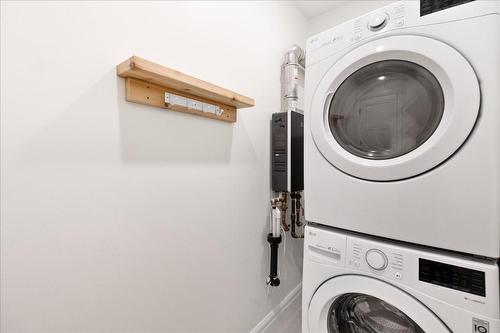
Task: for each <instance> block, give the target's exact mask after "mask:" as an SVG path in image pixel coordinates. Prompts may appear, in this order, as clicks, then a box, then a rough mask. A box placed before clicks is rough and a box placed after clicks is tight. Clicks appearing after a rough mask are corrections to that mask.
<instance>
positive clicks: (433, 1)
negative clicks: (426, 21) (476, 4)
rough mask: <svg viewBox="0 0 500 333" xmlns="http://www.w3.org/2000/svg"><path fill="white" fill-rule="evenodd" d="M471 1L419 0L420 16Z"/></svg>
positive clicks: (470, 0)
mask: <svg viewBox="0 0 500 333" xmlns="http://www.w3.org/2000/svg"><path fill="white" fill-rule="evenodd" d="M472 1H474V0H420V16H424V15H427V14H431V13H435V12H439V11H440V10H443V9H446V8H450V7H455V6H458V5H461V4H464V3H467V2H472Z"/></svg>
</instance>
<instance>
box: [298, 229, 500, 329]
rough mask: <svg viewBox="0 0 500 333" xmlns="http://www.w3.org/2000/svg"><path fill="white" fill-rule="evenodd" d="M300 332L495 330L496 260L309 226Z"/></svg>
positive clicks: (498, 302)
mask: <svg viewBox="0 0 500 333" xmlns="http://www.w3.org/2000/svg"><path fill="white" fill-rule="evenodd" d="M305 233H306V237H305V243H304V245H305V246H304V280H303V291H302V293H303V294H302V332H303V333H327V332H328V333H365V332H366V333H371V332H383V333H396V332H397V333H497V332H500V291H499V283H498V281H499V268H498V265H497V263H496V262H495V261H493V260H489V261H488V260H473V259H472V257H471V256H469V257H466V256H457V255H455V254H448V253H445V252H444V251H431V250H422V248H423V247H422V248H421V247H418V246H415V247H408V246H403V245H400V243H396V242H392V243H391V242H388V241H379V240H377V239H375V238H367V237H360V236H356V235H354V234H349V233H348V232H345V231H344V232H340V231H336V230H333V229H332V228H328V229H327V227H311V226H307V227H306V230H305Z"/></svg>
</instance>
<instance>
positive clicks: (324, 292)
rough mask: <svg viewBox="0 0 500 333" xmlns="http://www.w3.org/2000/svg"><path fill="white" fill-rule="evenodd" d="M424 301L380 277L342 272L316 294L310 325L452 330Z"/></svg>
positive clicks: (389, 332)
mask: <svg viewBox="0 0 500 333" xmlns="http://www.w3.org/2000/svg"><path fill="white" fill-rule="evenodd" d="M424 301H425V300H420V301H419V300H417V299H416V298H414V297H413V296H412V295H410V294H408V293H407V292H406V291H404V290H403V289H400V288H397V287H395V286H393V285H391V284H389V283H386V282H384V281H381V280H378V279H376V278H372V277H369V276H361V275H340V276H337V277H333V278H331V279H330V280H327V281H325V282H324V283H322V284H321V286H320V287H319V288H318V289H317V290H316V291H315V293H314V295H312V297H311V300H310V301H309V307H308V308H307V309H306V310H307V328H308V332H314V333H450V330H449V329H448V328H447V327H446V325H445V324H444V323H443V322H442V321H441V320H440V319H439V318H438V317H437V316H436V315H435V314H434V313H433V312H432V311H431V310H430V309H429V308H428V307H426V306H425V304H424V303H423V302H424Z"/></svg>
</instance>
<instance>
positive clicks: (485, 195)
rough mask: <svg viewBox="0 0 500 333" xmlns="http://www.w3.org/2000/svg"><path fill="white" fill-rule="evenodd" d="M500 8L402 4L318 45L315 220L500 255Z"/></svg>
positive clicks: (310, 121)
mask: <svg viewBox="0 0 500 333" xmlns="http://www.w3.org/2000/svg"><path fill="white" fill-rule="evenodd" d="M499 7H500V6H499V1H496V0H493V1H489V0H487V1H469V0H454V1H431V0H422V1H402V2H397V3H394V4H391V5H389V6H387V7H384V8H381V9H380V10H378V11H375V12H372V13H370V14H367V15H365V16H362V17H359V18H357V19H355V20H352V21H349V22H347V23H345V24H342V25H340V26H337V27H335V28H333V29H330V30H328V31H325V32H323V33H320V34H319V35H316V36H313V37H311V38H309V39H308V41H307V63H306V87H305V91H306V105H305V109H306V112H305V128H306V130H305V196H306V197H307V210H306V219H307V220H308V221H312V222H315V223H319V224H324V225H330V226H334V227H338V228H342V229H348V230H354V231H357V232H361V233H366V234H370V235H377V236H382V237H386V238H391V239H396V240H403V241H407V242H411V243H417V244H425V245H428V246H433V247H438V248H445V249H450V250H454V251H460V252H465V253H473V254H477V255H482V256H486V257H493V258H498V257H500V103H499V94H500V15H499Z"/></svg>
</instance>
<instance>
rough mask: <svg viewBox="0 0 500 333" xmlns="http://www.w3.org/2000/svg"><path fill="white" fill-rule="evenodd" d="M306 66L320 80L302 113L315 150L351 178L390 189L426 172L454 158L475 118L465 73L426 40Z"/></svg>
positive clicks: (370, 47) (455, 58) (378, 43)
mask: <svg viewBox="0 0 500 333" xmlns="http://www.w3.org/2000/svg"><path fill="white" fill-rule="evenodd" d="M313 66H323V67H321V68H322V70H319V69H318V68H315V69H316V72H317V73H318V74H323V73H324V74H323V75H322V76H321V79H320V80H318V84H317V86H316V87H315V90H314V93H313V94H312V96H311V97H310V98H309V99H310V101H311V102H310V105H307V106H306V118H307V119H306V123H308V124H309V126H310V131H311V134H312V138H313V140H314V145H315V147H316V148H317V149H318V151H319V152H320V153H321V155H322V156H323V157H324V158H325V159H326V160H327V161H328V162H329V163H330V164H331V165H332V166H333V167H335V168H336V169H338V170H340V171H342V172H343V173H345V174H347V175H350V176H353V177H356V178H360V179H364V180H371V181H395V180H403V179H407V178H410V177H414V176H418V175H420V174H422V173H425V172H427V171H429V170H432V169H433V168H435V167H437V166H439V165H440V164H441V163H443V162H445V161H446V160H447V159H448V158H449V157H450V156H451V155H453V154H454V153H455V152H457V151H458V149H459V148H460V147H461V146H462V145H463V143H464V142H465V140H467V138H468V136H469V134H470V133H471V131H472V129H473V128H474V125H475V123H476V120H477V117H478V115H479V106H480V100H481V98H480V90H479V81H478V79H477V76H476V73H475V72H474V70H473V68H472V66H471V65H470V64H469V62H468V61H467V59H465V58H464V57H463V55H462V54H460V53H459V52H457V51H456V50H455V49H454V48H452V47H451V46H449V45H447V44H445V43H443V42H440V41H437V40H435V39H432V38H428V37H423V36H410V35H408V36H404V35H403V36H389V37H383V38H380V39H377V40H372V41H369V42H367V43H365V44H362V45H360V46H357V47H354V48H353V49H351V50H348V51H347V52H346V53H345V54H344V55H343V56H342V57H340V58H335V57H334V56H332V57H331V58H330V59H325V60H324V62H323V63H318V64H314V65H313ZM323 71H324V72H323ZM316 72H314V73H316ZM318 74H317V75H318ZM308 89H310V88H308ZM311 90H312V89H311Z"/></svg>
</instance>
